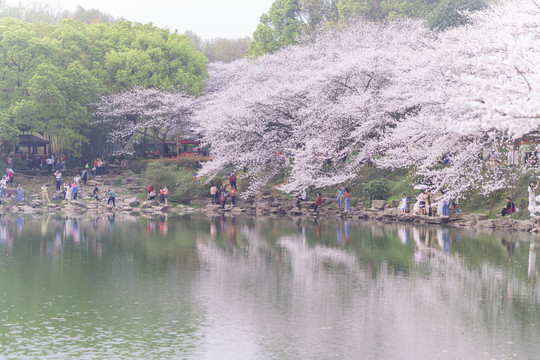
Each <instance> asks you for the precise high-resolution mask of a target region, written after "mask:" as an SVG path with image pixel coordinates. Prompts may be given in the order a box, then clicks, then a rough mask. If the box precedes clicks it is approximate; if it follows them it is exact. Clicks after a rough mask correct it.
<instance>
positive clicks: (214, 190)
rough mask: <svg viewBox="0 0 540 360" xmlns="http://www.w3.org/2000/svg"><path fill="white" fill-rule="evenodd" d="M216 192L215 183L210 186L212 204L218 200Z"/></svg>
mask: <svg viewBox="0 0 540 360" xmlns="http://www.w3.org/2000/svg"><path fill="white" fill-rule="evenodd" d="M217 193H218V188H217V186H216V185H213V186H212V187H211V188H210V195H211V196H212V205H215V204H217V202H218V197H217Z"/></svg>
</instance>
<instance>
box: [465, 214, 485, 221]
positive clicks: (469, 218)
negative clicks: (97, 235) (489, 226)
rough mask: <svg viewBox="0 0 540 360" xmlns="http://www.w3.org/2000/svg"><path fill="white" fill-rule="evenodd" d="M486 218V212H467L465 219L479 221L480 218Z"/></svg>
mask: <svg viewBox="0 0 540 360" xmlns="http://www.w3.org/2000/svg"><path fill="white" fill-rule="evenodd" d="M486 218H487V215H486V214H474V213H473V214H469V215H467V219H466V220H469V221H480V220H485V219H486Z"/></svg>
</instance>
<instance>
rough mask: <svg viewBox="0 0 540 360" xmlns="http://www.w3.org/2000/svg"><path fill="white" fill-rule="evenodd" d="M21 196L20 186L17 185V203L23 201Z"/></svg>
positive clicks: (22, 193)
mask: <svg viewBox="0 0 540 360" xmlns="http://www.w3.org/2000/svg"><path fill="white" fill-rule="evenodd" d="M23 195H24V190H23V188H22V186H21V184H19V187H18V188H17V201H23Z"/></svg>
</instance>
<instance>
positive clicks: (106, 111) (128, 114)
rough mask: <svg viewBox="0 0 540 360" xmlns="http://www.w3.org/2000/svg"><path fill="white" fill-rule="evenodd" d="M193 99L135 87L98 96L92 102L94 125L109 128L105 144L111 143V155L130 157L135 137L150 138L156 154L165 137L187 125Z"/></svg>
mask: <svg viewBox="0 0 540 360" xmlns="http://www.w3.org/2000/svg"><path fill="white" fill-rule="evenodd" d="M194 105H195V100H194V99H193V98H192V97H190V96H187V95H186V94H184V93H180V92H168V91H161V90H157V89H144V88H141V87H137V88H135V89H133V90H130V91H126V92H123V93H119V94H113V95H106V96H102V97H101V99H100V101H99V102H98V103H96V113H95V114H96V123H97V124H99V125H103V126H107V127H109V128H110V131H109V135H108V141H110V142H112V143H115V144H116V145H117V146H116V151H115V155H120V154H132V153H133V152H134V148H133V145H134V142H135V141H136V140H138V139H139V138H141V137H142V138H147V139H151V141H152V142H153V143H154V144H155V145H156V149H157V151H158V153H159V155H160V156H161V155H163V154H162V148H163V146H159V145H160V144H163V143H164V141H165V140H166V139H167V137H168V136H169V137H170V136H171V135H172V134H173V133H174V135H176V130H177V129H178V128H187V127H189V126H190V124H191V123H190V114H191V113H192V111H193V108H194Z"/></svg>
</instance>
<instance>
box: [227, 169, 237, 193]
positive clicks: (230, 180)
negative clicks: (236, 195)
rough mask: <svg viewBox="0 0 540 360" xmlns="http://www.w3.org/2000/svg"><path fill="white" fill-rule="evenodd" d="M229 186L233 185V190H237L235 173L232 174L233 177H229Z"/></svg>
mask: <svg viewBox="0 0 540 360" xmlns="http://www.w3.org/2000/svg"><path fill="white" fill-rule="evenodd" d="M229 184H231V189H234V190H237V189H236V174H235V173H231V176H229Z"/></svg>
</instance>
